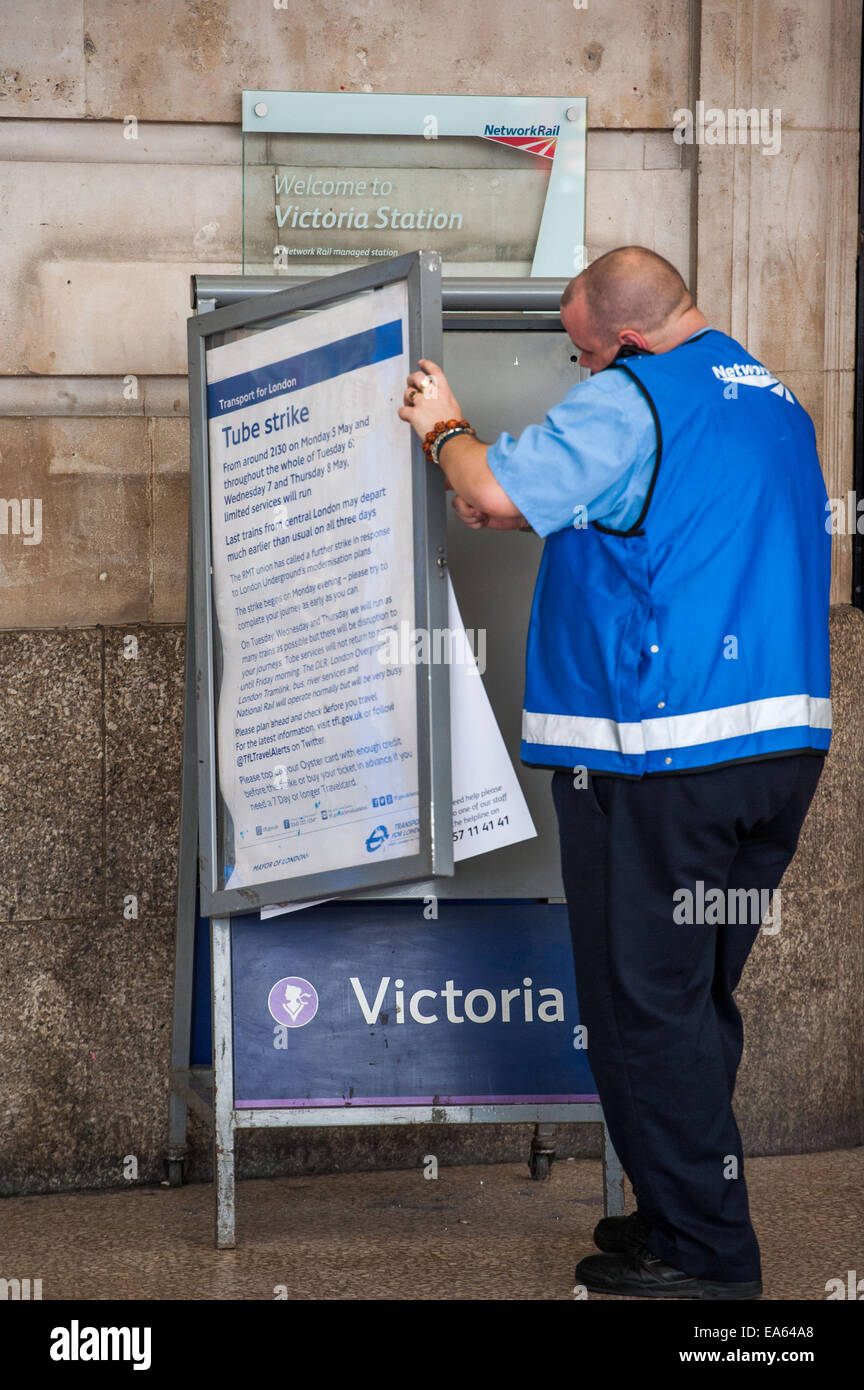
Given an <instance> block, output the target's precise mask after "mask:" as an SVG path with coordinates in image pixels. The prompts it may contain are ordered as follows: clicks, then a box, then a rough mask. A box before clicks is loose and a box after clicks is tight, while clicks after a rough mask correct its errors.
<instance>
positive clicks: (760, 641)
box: [399, 246, 831, 1299]
mask: <svg viewBox="0 0 864 1390" xmlns="http://www.w3.org/2000/svg"><path fill="white" fill-rule="evenodd" d="M560 313H561V321H562V323H563V325H564V328H565V329H566V331H567V333H568V335H569V337H570V339H571V341H572V342H573V343H574V345H575V346H576V347H577V348H578V350H579V360H580V364H581V365H582V366H583V367H586V368H587V369H588V371H589V372H590V373H591V375H590V377H589V378H588V379H587V380H584V381H581V382H579V383H578V384H577V385H575V386H574V387H573V388H572V389H571V390H570V391H569V392H568V394H567V396H566V397H565V398H564V400H563V401H561V402H560V404H558V405H556V406H553V408H552V409H551V410H550V411H549V413H548V414H547V416H546V418H545V420H544V421H543V423H542V424H540V425H529V426H528V428H527V429H525V430H524V431H523V432H522V434H521V435H520V436H519V438H518V439H514V438H513V437H512V436H510V435H509V434H506V433H505V434H501V435H500V436H499V438H498V439H497V440H496V441H495V443H493V444H485V443H482V442H481V441H480V440H478V439H477V438H476V437H474V436H473V435H472V434H470V433H468V432H465V431H464V430H463V432H461V433H455V432H453V426H452V422H453V421H459V420H461V418H462V410H461V407H460V405H459V403H458V401H457V400H456V398H455V396H454V395H453V393H452V391H451V389H450V387H449V385H448V383H447V380H446V378H445V376H444V374H443V372H442V371H441V369H440V367H438V366H437V365H436V364H435V363H434V362H428V361H424V362H421V363H420V368H421V370H419V371H416V372H413V373H412V374H411V376H410V377H409V378H408V383H407V387H406V392H405V396H404V402H403V405H402V407H401V408H400V410H399V415H400V417H401V418H402V419H403V420H406V421H409V422H410V423H411V425H412V426H413V427H414V429H416V430H417V432H418V434H420V435H421V437H425V436H426V435H427V433H428V432H429V431H433V430H435V429H436V426H437V425H438V423H439V422H451V427H450V430H449V431H446V432H444V433H443V434H441V435H440V436H439V439H436V441H435V443H434V444H433V446H432V448H433V456H434V457H435V461H436V462H437V463H438V464H439V465H440V467H441V468H442V469H443V470H444V472H445V474H446V478H447V484H448V487H450V488H452V489H453V490H454V491H455V493H456V497H455V499H454V503H453V505H454V508H455V510H456V513H457V515H458V516H459V517H460V518H461V519H462V520H463V521H464V522H465V523H466V525H468V526H470V527H473V528H475V529H477V528H480V527H492V528H495V529H499V530H501V529H511V530H515V529H521V528H525V527H531V528H532V529H533V530H534V531H536V533H537V534H538V535H539V536H542V537H545V538H546V544H545V546H544V549H543V555H542V559H541V564H540V569H539V572H538V575H537V582H536V587H535V592H534V600H533V605H532V610H531V621H530V626H529V631H528V640H527V649H526V670H525V699H524V710H523V715H522V745H521V758H522V761H523V762H525V763H526V764H528V765H530V766H535V767H547V768H550V769H552V771H553V776H552V783H551V790H552V795H553V799H554V803H555V809H556V813H557V817H558V826H559V835H560V843H561V867H562V876H563V880H564V886H565V892H566V895H567V904H568V911H569V919H570V933H571V938H572V942H573V955H574V963H575V971H576V988H577V994H578V999H579V1009H580V1017H581V1019H582V1022H583V1023H584V1024H585V1025H586V1027H587V1032H588V1055H589V1058H590V1062H591V1070H592V1073H593V1075H594V1078H595V1081H596V1085H597V1090H598V1093H599V1095H600V1099H601V1101H602V1104H603V1111H604V1116H605V1120H606V1124H607V1126H608V1130H609V1134H610V1136H611V1139H612V1142H613V1143H614V1145H615V1148H616V1150H617V1152H618V1155H619V1157H620V1159H621V1162H622V1164H623V1166H624V1169H625V1171H626V1173H627V1175H628V1177H629V1178H630V1181H631V1183H632V1186H633V1191H634V1194H635V1198H636V1210H635V1211H634V1212H633V1213H631V1214H630V1215H629V1216H627V1217H616V1218H606V1219H605V1220H603V1221H601V1222H600V1223H599V1225H598V1226H597V1228H596V1230H595V1233H594V1239H595V1243H596V1244H597V1246H598V1247H599V1249H600V1250H601V1251H602V1252H604V1253H602V1254H599V1255H590V1256H587V1257H586V1258H584V1259H582V1260H581V1261H580V1262H579V1263H578V1264H577V1266H576V1279H577V1282H579V1283H580V1284H583V1285H584V1286H585V1287H586V1288H587V1289H588V1290H590V1291H591V1292H595V1293H611V1294H618V1295H635V1296H637V1297H647V1298H697V1299H752V1298H758V1297H759V1296H760V1294H761V1292H762V1276H761V1265H760V1255H759V1245H758V1242H757V1239H756V1235H755V1232H754V1230H753V1226H752V1223H751V1220H750V1213H749V1206H748V1200H747V1189H746V1185H745V1181H744V1163H743V1153H742V1147H741V1139H740V1135H739V1132H738V1127H737V1125H736V1122H735V1117H734V1114H733V1111H732V1096H733V1092H734V1087H735V1078H736V1073H737V1070H738V1065H739V1063H740V1060H741V1052H742V1045H743V1032H742V1025H741V1017H740V1014H739V1012H738V1009H737V1006H736V1004H735V1000H734V990H735V988H736V986H737V984H738V982H739V979H740V977H741V973H742V970H743V968H744V965H745V962H746V960H747V956H748V954H749V952H750V949H751V947H752V946H753V944H754V942H755V940H756V937H757V936H758V935H759V932H760V930H762V931H764V932H765V933H766V934H767V938H768V939H767V941H766V942H765V943H764V945H763V949H764V950H767V951H768V952H769V953H770V950H771V942H772V939H773V938H774V936H776V934H777V932H778V931H779V930H780V929H781V921H782V919H781V912H780V896H781V895H780V893H779V892H777V891H776V890H777V889H778V885H779V884H780V880H781V878H782V875H783V872H784V870H785V868H786V866H787V864H788V863H789V861H790V859H791V858H792V855H793V854H794V851H795V846H796V844H797V841H798V835H799V832H800V829H801V825H802V823H803V820H804V817H805V814H806V812H807V808H808V806H809V804H810V801H811V799H812V796H813V793H814V791H815V788H816V785H817V782H818V779H819V776H820V773H821V769H822V764H823V760H824V756H825V752H826V750H827V748H828V746H829V742H830V737H831V705H830V665H829V653H828V603H829V598H828V593H829V575H830V536H829V534H828V532H827V530H826V527H825V516H826V502H827V498H826V494H825V485H824V482H823V480H822V474H821V470H820V467H819V460H818V457H817V453H816V445H815V437H814V431H813V424H812V421H811V419H810V417H809V415H808V414H807V412H806V411H805V410H804V409H803V408H802V407H801V406H800V405H799V403H798V401H797V400H796V399H795V397H794V396H793V394H792V392H791V391H789V390H788V388H787V387H786V386H785V385H784V384H783V383H782V382H780V381H778V379H777V378H776V377H775V376H774V375H773V374H772V373H771V372H770V371H768V369H767V368H765V367H764V366H763V365H762V364H761V363H759V362H758V361H757V360H756V359H755V358H754V357H752V356H751V355H750V353H748V352H747V350H746V348H744V347H743V346H742V345H741V344H740V343H738V342H736V341H735V340H734V339H732V338H730V337H728V336H727V335H726V334H723V333H720V332H718V331H717V330H716V329H712V328H711V327H710V325H709V323H708V321H707V320H706V319H705V317H704V316H703V315H702V314H701V313H700V311H699V309H698V308H697V307H696V305H695V304H694V302H693V299H692V297H691V295H690V294H689V292H688V290H687V287H686V285H685V283H684V281H683V280H682V278H681V276H680V275H679V274H678V272H677V270H675V268H674V267H673V266H672V265H670V264H669V262H668V261H665V260H664V259H663V258H662V257H660V256H657V255H656V254H655V253H653V252H651V251H649V250H647V249H646V248H644V247H638V246H628V247H622V248H620V249H618V250H616V251H611V252H609V253H608V254H607V255H605V256H601V257H600V258H599V259H598V260H597V261H595V262H593V263H592V264H591V265H590V266H589V267H588V268H587V270H585V271H583V272H582V274H581V275H578V276H576V277H575V278H574V279H573V280H571V281H570V283H569V284H568V285H567V288H566V290H565V292H564V295H563V297H562V300H561V309H560Z"/></svg>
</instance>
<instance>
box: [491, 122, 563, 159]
mask: <svg viewBox="0 0 864 1390" xmlns="http://www.w3.org/2000/svg"><path fill="white" fill-rule="evenodd" d="M560 129H561V127H560V125H525V126H508V125H485V126H484V127H483V138H484V140H495V141H496V142H497V143H498V144H499V145H512V147H513V148H514V149H516V150H524V151H525V153H526V154H539V155H542V157H543V158H544V159H552V158H553V157H554V155H555V139H556V136H557V135H558V133H559V131H560Z"/></svg>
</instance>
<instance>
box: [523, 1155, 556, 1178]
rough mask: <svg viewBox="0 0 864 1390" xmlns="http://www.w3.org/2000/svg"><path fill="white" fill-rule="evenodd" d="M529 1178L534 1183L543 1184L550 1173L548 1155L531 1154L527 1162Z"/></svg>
mask: <svg viewBox="0 0 864 1390" xmlns="http://www.w3.org/2000/svg"><path fill="white" fill-rule="evenodd" d="M528 1167H529V1168H530V1170H531V1177H532V1178H533V1179H534V1181H535V1182H543V1181H545V1179H546V1178H548V1176H549V1174H550V1173H551V1172H552V1158H551V1156H550V1155H549V1154H542V1153H541V1154H532V1155H531V1157H530V1158H529V1160H528Z"/></svg>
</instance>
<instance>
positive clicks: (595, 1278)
mask: <svg viewBox="0 0 864 1390" xmlns="http://www.w3.org/2000/svg"><path fill="white" fill-rule="evenodd" d="M607 1220H611V1218H607ZM576 1282H577V1284H584V1285H585V1288H586V1289H588V1290H589V1292H590V1293H617V1294H622V1295H624V1296H625V1297H628V1298H698V1299H712V1300H719V1299H741V1298H758V1297H759V1295H760V1294H761V1292H762V1284H761V1282H760V1281H759V1280H753V1281H751V1282H749V1283H740V1284H724V1283H721V1282H719V1281H718V1280H716V1279H694V1278H693V1276H692V1275H690V1274H685V1273H684V1272H683V1270H680V1269H675V1268H674V1267H673V1266H672V1265H667V1264H665V1263H664V1261H663V1260H661V1259H658V1257H657V1256H656V1255H653V1254H652V1253H651V1251H650V1250H646V1249H645V1248H644V1246H643V1248H642V1249H641V1250H639V1251H629V1252H628V1253H627V1254H623V1255H587V1256H586V1257H585V1259H584V1260H580V1261H579V1263H578V1265H577V1266H576Z"/></svg>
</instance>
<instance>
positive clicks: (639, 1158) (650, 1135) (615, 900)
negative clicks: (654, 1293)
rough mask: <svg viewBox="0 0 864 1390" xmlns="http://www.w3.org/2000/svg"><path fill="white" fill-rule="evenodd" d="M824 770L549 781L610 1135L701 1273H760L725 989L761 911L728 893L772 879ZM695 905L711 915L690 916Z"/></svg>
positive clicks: (645, 1209)
mask: <svg viewBox="0 0 864 1390" xmlns="http://www.w3.org/2000/svg"><path fill="white" fill-rule="evenodd" d="M822 766H823V758H822V757H820V756H818V755H808V754H793V755H790V756H784V757H779V758H766V759H760V760H759V761H757V762H750V763H739V764H737V765H732V766H729V767H725V768H716V769H711V770H709V771H705V772H695V773H682V774H679V775H674V776H654V777H645V778H641V779H638V780H637V779H633V780H628V779H625V778H620V777H607V776H602V775H599V774H598V775H596V776H595V775H589V778H588V781H589V785H588V786H587V787H583V788H579V787H577V786H576V785H574V776H573V774H571V773H570V772H565V771H563V770H561V771H557V772H555V773H554V774H553V777H552V795H553V798H554V801H555V809H556V812H557V815H558V825H559V831H560V838H561V864H562V872H563V877H564V888H565V892H566V895H567V903H568V910H569V917H570V931H571V936H572V939H573V954H574V961H575V968H576V990H577V995H578V1001H579V1012H580V1019H581V1022H582V1023H583V1024H584V1025H585V1026H586V1028H587V1045H588V1057H589V1061H590V1064H591V1070H592V1072H593V1075H594V1079H595V1081H596V1084H597V1090H598V1093H599V1096H600V1100H601V1102H602V1105H603V1110H604V1114H605V1117H606V1123H607V1126H608V1129H609V1134H610V1137H611V1139H612V1142H613V1144H614V1145H615V1149H616V1151H617V1153H618V1156H619V1158H620V1159H621V1163H622V1164H623V1167H624V1171H625V1172H626V1173H627V1176H628V1177H629V1179H630V1181H631V1183H632V1185H633V1190H634V1193H635V1195H636V1201H637V1207H638V1211H639V1213H640V1216H642V1217H644V1218H645V1220H646V1221H648V1222H649V1223H650V1226H651V1232H650V1235H649V1238H648V1241H647V1244H648V1246H649V1248H650V1249H651V1250H652V1251H653V1252H654V1254H655V1255H658V1256H659V1257H660V1258H661V1259H663V1260H665V1261H667V1262H668V1263H669V1264H671V1265H675V1266H676V1268H678V1269H681V1270H684V1271H685V1272H686V1273H687V1274H690V1275H693V1276H694V1277H696V1278H699V1277H704V1278H713V1279H718V1280H724V1281H725V1280H728V1281H730V1282H732V1281H738V1280H742V1281H743V1280H751V1279H759V1278H760V1277H761V1271H760V1260H759V1245H758V1242H757V1240H756V1234H755V1232H754V1230H753V1227H752V1225H751V1222H750V1211H749V1205H748V1201H747V1188H746V1185H745V1182H744V1165H743V1155H742V1150H741V1139H740V1136H739V1133H738V1126H737V1124H736V1122H735V1117H734V1115H733V1113H732V1093H733V1090H734V1087H735V1075H736V1072H737V1070H738V1065H739V1062H740V1060H741V1050H742V1046H743V1029H742V1024H741V1016H740V1014H739V1012H738V1008H737V1006H736V1004H735V1000H734V998H733V991H734V989H735V987H736V985H737V984H738V981H739V979H740V977H741V972H742V970H743V968H744V963H745V961H746V960H747V956H748V954H749V952H750V948H751V946H752V945H753V943H754V941H755V940H756V937H757V936H758V934H759V932H760V925H759V923H760V912H759V910H755V911H754V910H753V908H754V906H755V904H754V899H755V895H754V894H751V895H750V899H749V911H747V910H742V909H743V908H744V907H745V898H744V895H742V894H739V895H737V897H736V898H734V899H733V898H732V896H731V895H730V892H729V890H731V889H736V888H738V889H756V890H759V892H760V895H761V892H762V890H768V892H769V893H770V890H773V889H775V888H776V887H777V886H778V884H779V883H780V879H781V877H782V875H783V871H784V870H785V868H786V865H787V864H788V863H789V860H790V859H791V858H792V855H793V853H794V852H795V846H796V844H797V841H798V834H799V831H800V829H801V825H802V823H803V821H804V816H805V814H806V812H807V808H808V806H809V804H810V800H811V798H812V796H813V793H814V791H815V790H816V784H817V782H818V780H819V776H820V773H821V771H822ZM576 780H578V778H577V779H576ZM700 883H701V884H702V885H703V886H702V888H701V890H700V887H699V885H700ZM712 889H720V890H722V891H723V906H722V907H721V908H718V907H717V906H716V903H717V896H719V895H717V896H714V897H713V898H712V896H710V891H711V890H712ZM682 890H683V891H682ZM688 892H689V893H690V894H692V897H691V898H689V900H688V898H687V896H686V894H687V893H688ZM706 894H708V895H709V897H708V903H707V905H706V906H705V910H704V912H702V913H701V914H700V908H699V903H700V898H701V900H703V901H704V895H706ZM778 898H782V894H781V895H776V894H775V895H773V898H772V897H770V896H769V897H768V898H767V899H766V901H767V902H768V903H769V904H770V907H769V913H768V919H767V920H766V927H767V930H768V932H773V931H774V928H775V925H776V916H777V910H778V907H779V908H780V909H781V911H780V926H779V930H780V931H783V930H784V927H783V922H782V902H781V901H778ZM688 901H689V904H690V911H689V915H690V917H691V919H692V918H694V917H698V916H699V915H702V916H703V918H704V919H705V920H703V921H701V922H700V921H698V920H691V921H689V922H688V921H687V920H686V918H687V916H688ZM712 903H713V905H712ZM733 903H734V908H733V907H732V904H733ZM712 914H713V921H712ZM676 915H677V918H678V920H677V921H676ZM733 915H734V916H736V917H737V918H738V921H737V923H736V924H734V925H733V924H732V921H731V919H732V916H733ZM772 917H773V918H774V919H775V921H771V920H770V919H771V918H772ZM682 919H684V920H682ZM720 922H725V924H724V925H719V924H716V923H720ZM742 923H743V924H742ZM771 940H772V937H771V935H766V936H765V938H764V941H763V943H762V949H764V950H767V951H770V950H771ZM777 1045H778V1047H782V1046H783V1042H782V1038H778V1040H777Z"/></svg>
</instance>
